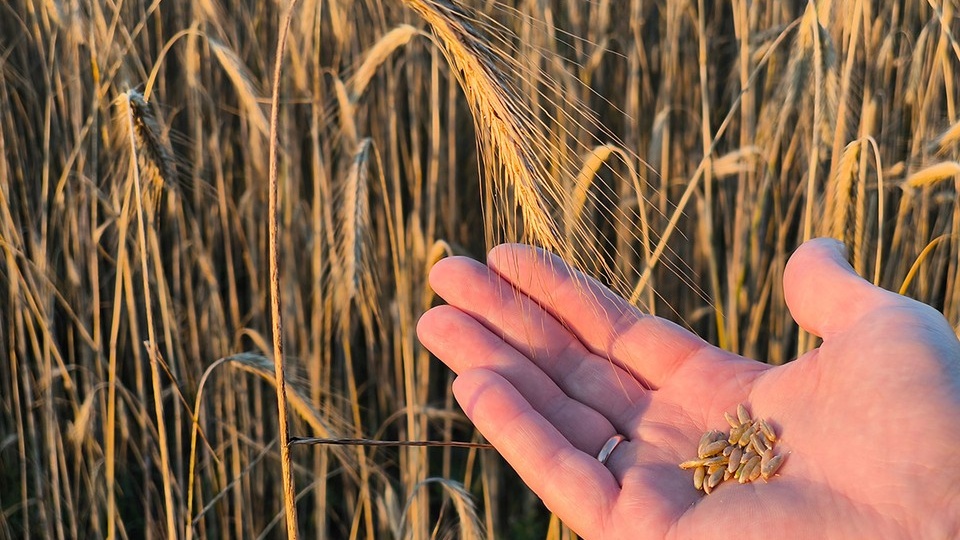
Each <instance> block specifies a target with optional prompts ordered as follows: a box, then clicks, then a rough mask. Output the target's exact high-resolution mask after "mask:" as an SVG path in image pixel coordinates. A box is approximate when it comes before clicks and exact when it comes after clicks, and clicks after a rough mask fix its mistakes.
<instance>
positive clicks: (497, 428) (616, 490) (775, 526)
mask: <svg viewBox="0 0 960 540" xmlns="http://www.w3.org/2000/svg"><path fill="white" fill-rule="evenodd" d="M841 250H842V247H841V246H840V245H839V244H838V243H837V242H836V241H833V240H826V239H820V240H814V241H811V242H808V243H807V244H805V245H803V246H802V247H801V248H800V249H798V250H797V252H796V253H795V255H794V256H793V257H792V259H791V260H790V262H789V264H788V265H787V268H786V272H785V276H784V292H785V295H786V300H787V304H788V307H789V308H790V311H791V313H792V315H793V317H794V319H795V320H796V321H797V322H798V323H799V324H800V326H801V327H802V328H804V329H805V330H807V331H809V332H811V333H813V334H815V335H817V336H820V337H821V338H823V344H822V345H821V346H820V347H818V348H817V349H815V350H813V351H810V352H809V353H807V354H804V355H803V356H802V357H800V358H799V359H797V360H796V361H794V362H791V363H788V364H786V365H783V366H777V367H774V366H769V365H766V364H762V363H760V362H756V361H754V360H749V359H745V358H743V357H740V356H737V355H735V354H732V353H729V352H725V351H723V350H720V349H718V348H716V347H713V346H711V345H709V344H707V343H706V342H704V341H702V340H701V339H700V338H698V337H696V336H694V335H693V334H691V333H689V332H687V331H685V330H683V329H682V328H680V327H678V326H676V325H674V324H672V323H670V322H667V321H665V320H663V319H659V318H656V317H652V316H648V315H644V314H642V313H640V312H639V311H638V310H636V309H635V308H633V307H631V306H629V304H627V303H626V302H625V301H624V300H623V299H621V298H619V297H617V296H615V295H614V294H613V293H612V292H610V291H609V290H607V289H606V288H604V287H603V286H601V285H600V284H598V283H597V282H595V281H593V280H589V279H588V278H585V277H583V276H582V275H579V274H576V273H574V272H573V271H572V270H570V269H569V268H568V267H567V266H566V265H564V263H563V262H562V261H560V260H559V259H558V258H556V257H554V256H550V255H547V254H545V253H543V252H540V251H537V250H534V249H533V248H529V247H526V246H519V245H503V246H499V247H497V248H495V249H493V250H492V251H491V252H490V254H489V257H488V263H487V266H484V265H483V264H481V263H478V262H476V261H473V260H470V259H466V258H462V257H454V258H449V259H445V260H443V261H440V262H439V263H437V265H436V266H435V267H434V269H433V271H432V272H431V275H430V283H431V285H432V286H433V288H434V290H435V291H436V292H437V293H438V294H439V295H440V296H442V297H443V298H445V299H446V301H447V302H449V305H445V306H439V307H436V308H434V309H432V310H430V311H429V312H427V313H426V314H424V316H423V317H422V318H421V320H420V323H419V326H418V333H419V336H420V340H421V341H422V342H423V344H424V345H425V346H426V347H427V348H429V349H430V350H431V351H433V352H434V354H436V355H437V357H439V358H440V359H441V360H442V361H443V362H445V363H446V364H447V365H448V366H450V367H451V368H452V369H453V370H454V371H455V372H456V373H457V374H458V377H457V379H456V381H455V382H454V385H453V389H454V393H455V395H456V397H457V400H458V401H459V402H460V404H461V406H462V407H463V409H464V411H465V412H466V414H467V415H468V416H469V417H470V418H471V420H472V421H473V422H474V424H475V425H476V427H477V429H478V430H479V431H480V432H481V433H482V434H483V435H484V436H485V437H486V438H487V439H488V440H489V441H490V442H491V443H493V444H494V445H495V446H496V448H497V449H498V450H499V451H500V453H501V454H502V455H503V456H504V458H506V460H507V461H508V462H509V463H510V464H511V465H512V466H513V467H514V469H516V471H517V472H518V473H519V475H520V476H521V478H522V479H523V480H524V482H526V483H527V485H529V486H530V488H531V489H533V491H535V492H536V493H537V494H538V495H539V496H540V497H541V498H542V499H543V501H544V503H545V504H546V505H547V507H548V508H549V509H550V510H551V511H553V512H554V513H556V514H557V515H558V516H559V517H560V518H561V519H563V521H564V522H565V523H567V525H569V526H570V527H571V528H572V529H573V530H574V531H576V532H577V533H578V534H580V535H581V536H583V537H584V538H587V539H619V538H629V539H635V538H694V539H706V538H738V539H743V538H753V537H757V538H771V537H778V536H779V537H788V538H902V537H910V538H956V537H958V536H960V467H958V464H960V343H958V341H957V338H956V336H955V334H954V332H953V330H952V328H951V327H950V325H949V324H947V322H946V320H945V319H944V318H943V317H942V316H941V315H940V314H939V313H938V312H937V311H935V310H934V309H933V308H931V307H929V306H926V305H924V304H921V303H919V302H916V301H914V300H911V299H908V298H905V297H902V296H899V295H897V294H894V293H892V292H889V291H885V290H883V289H879V288H877V287H874V286H873V285H871V284H869V283H868V282H866V281H864V280H863V279H861V278H860V277H859V276H857V275H856V274H855V273H854V272H853V270H852V269H851V268H850V267H849V265H848V264H847V263H846V261H845V260H844V258H843V256H842V253H841ZM739 403H745V404H746V405H747V407H748V409H749V410H750V412H751V413H752V414H753V416H754V417H762V418H766V419H767V420H768V421H770V423H772V424H773V425H774V427H775V428H776V430H777V432H778V435H779V437H780V440H779V441H778V443H777V451H778V452H780V453H783V454H785V461H784V463H783V465H782V467H781V468H780V470H779V472H778V475H777V476H776V477H774V478H771V479H770V480H769V482H764V481H762V480H761V481H756V482H753V483H749V484H738V483H736V482H731V481H728V482H724V483H722V484H720V485H719V486H718V487H716V488H715V489H714V490H713V492H712V493H711V494H710V495H704V494H703V493H702V492H700V491H697V490H696V489H695V488H694V486H693V482H692V474H691V472H690V471H685V470H681V469H680V468H678V466H677V465H678V464H679V463H680V462H681V461H684V460H686V459H690V458H691V457H695V455H696V448H697V443H698V441H699V439H700V436H701V435H702V434H703V433H704V432H705V431H708V430H711V429H726V428H727V424H726V422H725V421H724V417H723V413H724V412H734V411H735V410H736V407H737V404H739ZM616 433H622V434H624V435H625V436H626V437H627V441H625V442H623V443H621V444H620V445H619V446H617V447H616V449H615V450H614V452H613V453H612V454H611V456H610V458H609V460H608V461H607V462H606V465H602V464H601V463H600V462H599V461H598V460H597V458H596V456H597V453H598V452H599V451H600V448H601V447H602V446H603V444H604V442H605V441H607V440H608V439H609V438H610V437H611V436H613V435H614V434H616Z"/></svg>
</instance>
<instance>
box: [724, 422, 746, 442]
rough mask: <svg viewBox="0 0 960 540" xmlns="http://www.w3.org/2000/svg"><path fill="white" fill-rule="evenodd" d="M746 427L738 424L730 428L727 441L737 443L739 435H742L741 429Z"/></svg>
mask: <svg viewBox="0 0 960 540" xmlns="http://www.w3.org/2000/svg"><path fill="white" fill-rule="evenodd" d="M745 429H746V426H744V425H740V426H737V427H735V428H733V429H731V430H730V436H729V437H727V442H728V443H730V444H737V442H738V441H739V440H740V436H741V435H743V430H745Z"/></svg>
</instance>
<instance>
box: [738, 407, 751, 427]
mask: <svg viewBox="0 0 960 540" xmlns="http://www.w3.org/2000/svg"><path fill="white" fill-rule="evenodd" d="M737 418H739V419H740V423H741V424H746V423H748V422H750V413H748V412H747V408H746V407H744V406H743V403H741V404H739V405H737Z"/></svg>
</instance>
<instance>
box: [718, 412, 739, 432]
mask: <svg viewBox="0 0 960 540" xmlns="http://www.w3.org/2000/svg"><path fill="white" fill-rule="evenodd" d="M723 417H724V418H725V419H726V420H727V423H728V424H730V427H731V428H735V427H739V426H740V424H741V423H742V422H740V421H738V420H737V417H735V416H733V415H732V414H730V413H728V412H725V413H723Z"/></svg>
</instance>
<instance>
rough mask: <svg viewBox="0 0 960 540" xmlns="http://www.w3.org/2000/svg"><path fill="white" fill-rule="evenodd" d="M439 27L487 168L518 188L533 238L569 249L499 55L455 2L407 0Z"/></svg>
mask: <svg viewBox="0 0 960 540" xmlns="http://www.w3.org/2000/svg"><path fill="white" fill-rule="evenodd" d="M403 3H404V4H405V5H407V6H408V7H409V8H410V9H412V10H413V11H415V12H416V13H417V14H418V15H420V16H421V17H422V18H423V19H424V21H426V22H427V24H429V25H430V27H431V28H432V29H433V32H434V35H435V36H436V38H437V39H436V41H437V45H438V46H439V47H440V50H441V51H442V52H443V54H444V56H445V57H446V58H447V62H448V63H449V64H450V65H451V67H452V68H453V70H454V72H455V75H456V77H457V79H458V81H459V83H460V86H461V88H462V89H463V92H464V94H465V95H466V98H467V103H468V105H469V107H470V110H471V113H472V114H473V120H474V124H475V125H476V127H477V133H478V136H479V138H480V150H481V153H482V154H483V155H484V157H485V160H484V167H485V169H486V171H487V174H488V175H490V177H491V180H492V181H493V182H495V185H496V187H497V188H498V189H501V190H503V192H506V190H507V189H508V188H512V190H513V195H514V197H515V199H516V203H517V205H519V206H520V213H521V216H522V218H523V225H524V234H525V235H527V236H528V237H529V240H531V241H533V242H535V243H537V244H539V245H541V246H543V247H545V248H547V249H550V250H553V251H556V252H558V253H563V252H564V251H565V248H564V244H563V243H562V242H561V240H560V234H559V229H558V227H557V225H556V222H555V221H554V218H553V216H552V211H551V208H552V207H553V206H555V205H553V204H551V203H550V199H549V198H548V196H547V195H546V194H545V193H544V189H546V190H547V192H548V193H552V192H553V190H551V188H550V179H549V177H548V174H547V172H546V171H544V170H543V168H542V167H541V166H540V164H541V161H540V159H539V157H538V156H537V153H536V152H535V151H534V147H533V146H532V145H533V144H535V141H536V140H538V139H537V133H536V130H535V129H534V128H533V127H532V126H531V124H530V123H529V122H528V121H527V120H526V119H525V118H524V117H523V116H522V113H521V107H519V106H518V105H517V101H518V100H517V98H516V97H514V96H513V95H512V93H511V91H510V89H509V88H510V87H509V85H508V84H507V83H506V82H505V80H504V77H503V73H502V72H501V70H499V69H498V68H497V66H496V63H495V61H494V56H493V55H494V53H493V52H492V51H491V49H490V47H489V46H488V45H487V44H486V41H485V40H484V39H483V38H482V37H481V36H480V34H479V33H478V32H477V31H476V30H475V29H474V27H473V25H472V24H471V23H470V17H469V15H468V14H467V13H465V12H464V11H463V10H462V9H460V8H459V7H457V6H456V5H455V4H453V3H452V2H450V1H449V0H403Z"/></svg>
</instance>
